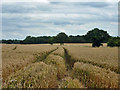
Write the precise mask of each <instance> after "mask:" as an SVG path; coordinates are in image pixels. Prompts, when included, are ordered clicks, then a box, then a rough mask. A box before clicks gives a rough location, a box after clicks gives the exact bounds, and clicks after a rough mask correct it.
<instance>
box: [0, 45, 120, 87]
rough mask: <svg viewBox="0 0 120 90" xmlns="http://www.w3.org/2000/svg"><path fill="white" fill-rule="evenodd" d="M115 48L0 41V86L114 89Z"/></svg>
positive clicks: (115, 85) (117, 74)
mask: <svg viewBox="0 0 120 90" xmlns="http://www.w3.org/2000/svg"><path fill="white" fill-rule="evenodd" d="M118 76H119V70H118V48H109V47H107V46H106V44H104V46H103V47H100V48H92V47H91V44H64V45H58V44H54V45H49V44H31V45H29V44H28V45H27V44H26V45H20V44H10V45H9V44H2V77H1V78H2V87H3V88H118Z"/></svg>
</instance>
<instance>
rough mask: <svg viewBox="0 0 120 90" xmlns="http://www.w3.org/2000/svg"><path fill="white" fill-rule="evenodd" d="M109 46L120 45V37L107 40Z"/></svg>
mask: <svg viewBox="0 0 120 90" xmlns="http://www.w3.org/2000/svg"><path fill="white" fill-rule="evenodd" d="M107 46H109V47H120V37H111V38H110V39H109V40H108V42H107Z"/></svg>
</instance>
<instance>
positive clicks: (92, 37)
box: [1, 28, 120, 47]
mask: <svg viewBox="0 0 120 90" xmlns="http://www.w3.org/2000/svg"><path fill="white" fill-rule="evenodd" d="M1 42H2V43H6V44H48V43H49V44H54V43H60V44H64V43H92V46H93V47H99V46H102V44H101V43H107V44H108V46H110V47H114V46H118V47H119V46H120V37H112V36H110V35H109V34H108V33H107V31H104V30H99V29H98V28H94V29H93V30H91V31H88V32H87V34H85V35H82V36H80V35H77V36H72V35H70V36H68V35H67V34H65V33H63V32H61V33H59V34H57V35H56V36H40V37H32V36H27V37H26V38H25V39H24V40H2V41H1Z"/></svg>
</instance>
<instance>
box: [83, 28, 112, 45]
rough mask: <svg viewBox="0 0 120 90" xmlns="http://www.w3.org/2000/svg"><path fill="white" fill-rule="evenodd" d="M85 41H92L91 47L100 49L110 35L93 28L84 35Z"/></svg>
mask: <svg viewBox="0 0 120 90" xmlns="http://www.w3.org/2000/svg"><path fill="white" fill-rule="evenodd" d="M85 38H86V40H90V41H92V47H100V46H101V45H102V44H101V43H103V42H106V41H107V40H108V39H109V38H110V35H109V34H108V33H107V31H104V30H99V29H98V28H94V29H93V30H91V31H88V33H87V34H86V35H85Z"/></svg>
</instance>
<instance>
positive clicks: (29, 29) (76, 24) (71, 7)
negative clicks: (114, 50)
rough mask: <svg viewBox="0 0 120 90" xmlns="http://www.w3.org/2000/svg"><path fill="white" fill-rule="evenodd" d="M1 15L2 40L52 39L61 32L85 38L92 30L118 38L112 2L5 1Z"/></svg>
mask: <svg viewBox="0 0 120 90" xmlns="http://www.w3.org/2000/svg"><path fill="white" fill-rule="evenodd" d="M16 1H17V2H16ZM101 1H102V0H101ZM0 11H1V10H0ZM0 13H1V14H0V16H1V15H2V26H1V27H2V39H24V38H25V37H26V36H36V37H37V36H55V35H57V34H58V33H60V32H65V33H66V34H67V35H85V34H86V33H87V32H88V31H89V30H92V29H94V28H99V29H102V30H105V31H107V32H108V33H109V34H110V35H112V36H118V3H117V1H114V2H113V1H112V0H106V1H102V2H96V1H94V0H91V1H90V0H89V2H88V0H84V2H83V1H81V0H69V2H68V0H61V1H58V0H29V1H26V0H4V1H3V2H2V12H0Z"/></svg>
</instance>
